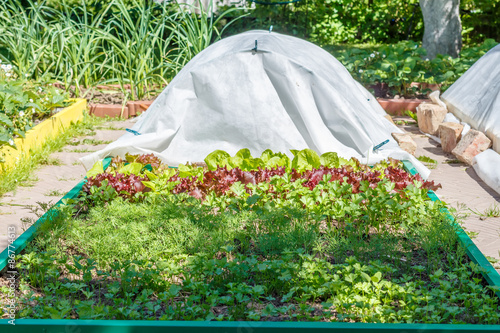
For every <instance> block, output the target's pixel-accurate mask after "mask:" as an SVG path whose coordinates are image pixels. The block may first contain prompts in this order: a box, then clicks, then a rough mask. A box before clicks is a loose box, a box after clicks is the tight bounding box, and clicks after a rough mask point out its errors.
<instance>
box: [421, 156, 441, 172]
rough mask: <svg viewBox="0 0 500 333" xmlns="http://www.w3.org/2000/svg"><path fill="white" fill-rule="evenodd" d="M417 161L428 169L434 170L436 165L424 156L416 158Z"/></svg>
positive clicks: (435, 162)
mask: <svg viewBox="0 0 500 333" xmlns="http://www.w3.org/2000/svg"><path fill="white" fill-rule="evenodd" d="M417 160H419V161H420V162H423V163H424V164H425V165H426V166H427V167H428V168H429V169H435V168H437V165H438V162H437V161H436V160H434V159H432V158H430V157H428V156H424V155H422V156H419V157H417Z"/></svg>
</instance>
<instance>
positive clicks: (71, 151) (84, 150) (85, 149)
mask: <svg viewBox="0 0 500 333" xmlns="http://www.w3.org/2000/svg"><path fill="white" fill-rule="evenodd" d="M93 152H95V150H92V149H88V148H84V149H70V150H68V153H93Z"/></svg>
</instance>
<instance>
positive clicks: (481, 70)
mask: <svg viewBox="0 0 500 333" xmlns="http://www.w3.org/2000/svg"><path fill="white" fill-rule="evenodd" d="M441 99H442V100H443V101H444V102H445V103H446V105H447V107H448V110H449V111H451V112H452V113H453V114H455V116H457V117H458V118H459V119H460V120H461V121H463V122H466V123H468V124H470V125H471V127H472V128H474V129H476V130H478V131H481V132H483V133H484V134H486V136H487V137H489V138H490V139H491V141H492V142H493V149H494V150H495V151H496V152H497V153H500V45H497V46H496V47H494V48H492V49H491V50H490V51H488V53H486V54H485V55H484V56H482V57H481V58H480V59H479V60H478V61H477V62H476V63H475V64H474V65H472V66H471V68H469V70H468V71H467V72H465V73H464V74H463V75H462V76H461V77H460V78H459V79H458V80H457V81H456V82H455V83H453V85H452V86H451V87H450V88H448V90H446V91H445V92H444V94H443V95H442V97H441Z"/></svg>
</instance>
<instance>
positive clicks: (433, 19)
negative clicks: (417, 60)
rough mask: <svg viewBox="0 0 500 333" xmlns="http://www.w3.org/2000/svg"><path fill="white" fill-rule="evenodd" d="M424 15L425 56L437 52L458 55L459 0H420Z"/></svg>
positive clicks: (433, 55)
mask: <svg viewBox="0 0 500 333" xmlns="http://www.w3.org/2000/svg"><path fill="white" fill-rule="evenodd" d="M420 8H421V9H422V15H423V16H424V38H423V41H422V42H423V45H422V46H423V48H424V49H426V50H427V57H428V58H429V59H433V58H435V57H436V55H437V54H448V55H450V56H452V57H454V58H456V57H458V54H459V53H460V50H461V49H462V23H461V22H460V12H459V8H460V0H420Z"/></svg>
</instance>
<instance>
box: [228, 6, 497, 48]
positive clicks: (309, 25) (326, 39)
mask: <svg viewBox="0 0 500 333" xmlns="http://www.w3.org/2000/svg"><path fill="white" fill-rule="evenodd" d="M271 2H272V0H271ZM460 12H461V18H462V25H463V31H464V35H465V36H464V37H465V38H466V41H468V42H480V41H482V40H484V39H485V38H492V39H495V40H500V24H499V23H500V22H499V21H500V0H463V1H461V5H460ZM271 25H272V26H273V30H275V31H278V32H283V33H287V34H292V35H297V36H300V37H306V38H308V39H310V40H311V41H313V42H315V43H318V44H320V45H328V44H334V43H367V42H370V43H394V42H398V41H401V40H407V39H411V40H414V41H419V40H421V39H422V36H423V33H424V24H423V17H422V12H421V10H420V7H419V2H418V0H409V1H401V0H389V1H385V0H362V1H349V0H301V1H299V2H296V3H293V4H287V5H260V4H256V5H255V11H253V12H252V13H251V15H249V16H248V17H246V18H245V19H243V20H241V21H240V22H238V24H236V25H235V26H233V29H232V32H233V33H236V32H239V31H242V30H248V29H265V30H267V29H269V27H270V26H271Z"/></svg>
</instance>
